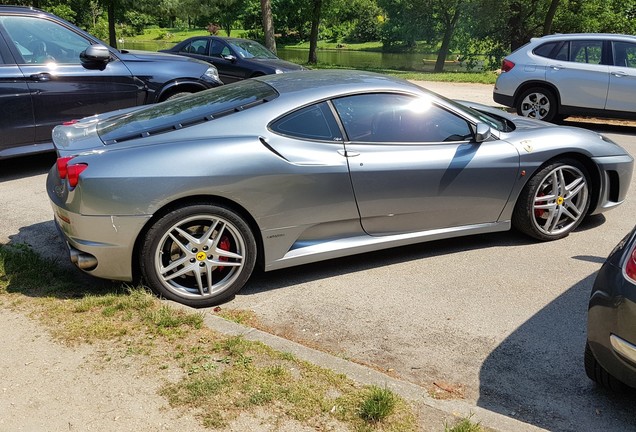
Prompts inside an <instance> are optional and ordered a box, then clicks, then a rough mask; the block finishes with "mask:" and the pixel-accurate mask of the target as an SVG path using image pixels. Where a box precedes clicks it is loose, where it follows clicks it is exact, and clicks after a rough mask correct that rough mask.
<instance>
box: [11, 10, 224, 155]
mask: <svg viewBox="0 0 636 432" xmlns="http://www.w3.org/2000/svg"><path fill="white" fill-rule="evenodd" d="M221 84H222V82H221V81H220V80H219V76H218V73H217V70H216V68H215V67H214V66H211V65H210V64H208V63H205V62H201V61H198V60H193V59H189V58H186V57H181V56H174V55H169V54H162V53H152V52H142V51H136V52H133V51H130V52H129V51H118V50H116V49H113V48H110V47H106V46H105V45H104V44H103V42H101V41H100V40H99V39H97V38H95V37H93V36H91V35H89V34H88V33H86V32H84V31H83V30H81V29H79V28H77V27H76V26H74V25H72V24H70V23H68V22H66V21H64V20H62V19H61V18H59V17H56V16H55V15H51V14H49V13H46V12H42V11H40V10H37V9H33V8H27V7H17V6H0V130H1V131H2V137H0V159H3V158H8V157H13V156H19V155H24V154H31V153H38V152H42V151H48V150H53V145H52V143H51V130H52V129H53V127H54V126H55V125H58V124H60V123H63V122H65V121H69V120H73V119H77V118H81V117H86V116H90V115H93V114H97V113H102V112H106V111H112V110H116V109H120V108H127V107H132V106H136V105H143V104H148V103H153V102H160V101H163V100H166V99H169V98H171V97H175V96H178V95H180V94H183V93H193V92H197V91H200V90H205V89H208V88H212V87H216V86H218V85H221Z"/></svg>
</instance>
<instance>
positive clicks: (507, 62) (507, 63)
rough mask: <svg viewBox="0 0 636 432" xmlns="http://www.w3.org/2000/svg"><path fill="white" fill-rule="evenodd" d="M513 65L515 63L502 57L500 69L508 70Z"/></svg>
mask: <svg viewBox="0 0 636 432" xmlns="http://www.w3.org/2000/svg"><path fill="white" fill-rule="evenodd" d="M513 67H515V64H514V63H513V62H511V61H510V60H506V59H503V61H502V62H501V71H502V72H508V71H510V70H511V69H512V68H513Z"/></svg>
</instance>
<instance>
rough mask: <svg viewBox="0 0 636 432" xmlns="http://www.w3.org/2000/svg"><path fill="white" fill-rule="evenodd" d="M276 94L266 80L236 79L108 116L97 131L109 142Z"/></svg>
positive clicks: (201, 118) (211, 116)
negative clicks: (197, 91)
mask: <svg viewBox="0 0 636 432" xmlns="http://www.w3.org/2000/svg"><path fill="white" fill-rule="evenodd" d="M276 97H278V93H277V92H276V91H275V90H274V89H273V88H272V87H270V86H269V85H267V84H264V83H262V82H260V81H256V80H245V81H240V82H237V83H233V84H229V85H224V86H221V87H217V88H214V89H210V90H205V91H202V92H199V93H195V94H193V95H189V96H185V97H183V98H179V99H174V100H171V101H169V102H163V103H159V104H155V105H150V106H148V107H146V108H143V109H140V110H136V111H133V112H129V113H124V114H121V115H118V116H115V117H110V118H108V119H106V120H104V121H102V122H100V123H99V125H98V126H97V133H98V134H99V136H100V138H101V139H102V141H104V143H105V144H113V143H116V142H122V141H127V140H131V139H135V138H142V137H145V136H149V135H156V134H159V133H163V132H169V131H172V130H177V129H181V128H184V127H188V126H192V125H195V124H199V123H204V122H206V121H211V120H214V119H215V118H219V117H223V116H227V115H231V114H233V113H236V112H240V111H243V110H245V109H248V108H251V107H253V106H256V105H260V104H262V103H265V102H269V101H271V100H273V99H275V98H276Z"/></svg>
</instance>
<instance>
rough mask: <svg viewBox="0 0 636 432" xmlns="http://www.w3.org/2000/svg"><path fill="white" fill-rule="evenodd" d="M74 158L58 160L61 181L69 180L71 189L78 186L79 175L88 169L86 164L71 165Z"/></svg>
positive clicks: (67, 157)
mask: <svg viewBox="0 0 636 432" xmlns="http://www.w3.org/2000/svg"><path fill="white" fill-rule="evenodd" d="M71 159H73V157H72V156H66V157H61V158H57V172H58V173H59V176H60V178H61V179H67V180H68V184H69V186H70V187H75V186H77V182H78V181H79V175H80V174H81V173H82V171H84V170H85V169H86V168H88V165H86V164H85V163H79V164H70V163H69V162H70V161H71Z"/></svg>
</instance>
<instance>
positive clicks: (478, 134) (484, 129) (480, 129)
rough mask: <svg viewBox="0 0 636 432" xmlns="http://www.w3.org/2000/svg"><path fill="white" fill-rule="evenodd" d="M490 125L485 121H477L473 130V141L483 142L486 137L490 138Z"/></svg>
mask: <svg viewBox="0 0 636 432" xmlns="http://www.w3.org/2000/svg"><path fill="white" fill-rule="evenodd" d="M490 135H491V132H490V126H488V125H487V124H486V123H477V127H476V131H475V142H478V143H480V142H484V141H486V140H487V139H488V138H490Z"/></svg>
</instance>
